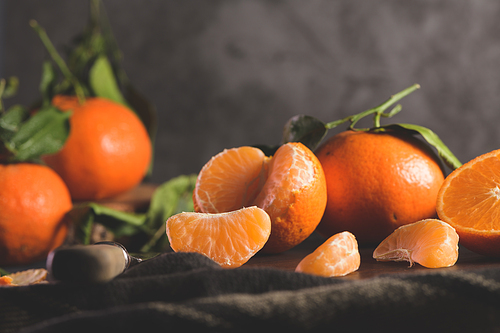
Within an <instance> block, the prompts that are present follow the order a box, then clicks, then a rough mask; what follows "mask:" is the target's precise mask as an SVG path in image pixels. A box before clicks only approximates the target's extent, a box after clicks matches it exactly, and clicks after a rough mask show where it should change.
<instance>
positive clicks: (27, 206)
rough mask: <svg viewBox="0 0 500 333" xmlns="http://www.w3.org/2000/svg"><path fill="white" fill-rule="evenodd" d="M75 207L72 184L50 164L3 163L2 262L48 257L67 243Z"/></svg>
mask: <svg viewBox="0 0 500 333" xmlns="http://www.w3.org/2000/svg"><path fill="white" fill-rule="evenodd" d="M71 207H72V203H71V197H70V194H69V191H68V188H67V187H66V185H65V184H64V182H63V181H62V179H61V178H60V177H59V176H58V175H57V174H56V173H55V172H54V171H53V170H51V169H50V168H48V167H45V166H42V165H36V164H28V163H20V164H7V165H0V265H6V266H10V265H23V264H31V263H34V262H36V261H39V260H43V259H45V258H46V256H47V254H48V253H49V252H50V251H51V250H53V249H54V248H56V247H58V246H60V245H61V244H62V243H63V241H64V239H65V237H66V234H67V229H68V226H67V222H66V221H65V214H66V213H67V212H68V211H69V210H70V209H71Z"/></svg>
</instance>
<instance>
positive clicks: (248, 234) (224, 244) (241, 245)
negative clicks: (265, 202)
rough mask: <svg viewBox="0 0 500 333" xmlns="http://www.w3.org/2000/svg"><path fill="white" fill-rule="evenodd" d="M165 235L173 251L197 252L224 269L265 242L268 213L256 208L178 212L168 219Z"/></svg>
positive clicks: (243, 260)
mask: <svg viewBox="0 0 500 333" xmlns="http://www.w3.org/2000/svg"><path fill="white" fill-rule="evenodd" d="M166 223H167V236H168V240H169V241H170V247H171V248H172V249H173V250H174V251H175V252H196V253H200V254H203V255H205V256H207V257H208V258H210V259H212V260H213V261H215V262H216V263H218V264H219V265H220V266H222V267H224V268H235V267H240V266H241V265H243V264H244V263H246V262H247V261H248V260H249V259H250V258H251V257H252V256H254V255H255V254H256V253H257V252H258V251H259V250H260V249H262V247H263V246H264V244H265V243H266V242H267V240H268V239H269V235H270V233H271V220H270V218H269V215H268V214H267V213H266V212H265V211H264V210H262V209H260V208H258V207H248V208H242V209H240V210H236V211H232V212H229V213H218V214H210V213H194V212H189V213H180V214H176V215H174V216H172V217H170V218H169V219H168V220H167V222H166Z"/></svg>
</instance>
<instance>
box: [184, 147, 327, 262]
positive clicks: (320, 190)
mask: <svg viewBox="0 0 500 333" xmlns="http://www.w3.org/2000/svg"><path fill="white" fill-rule="evenodd" d="M193 202H194V206H195V209H196V210H197V211H199V212H203V213H220V212H229V211H233V210H236V209H239V208H242V207H248V206H257V207H259V208H262V209H264V210H265V211H266V212H267V213H268V214H269V216H270V217H271V223H272V228H271V236H270V238H269V241H268V242H267V243H266V245H265V246H264V248H263V249H262V251H263V252H267V253H279V252H283V251H286V250H288V249H291V248H292V247H294V246H296V245H297V244H299V243H301V242H302V241H303V240H305V239H306V238H307V237H309V236H310V235H311V234H312V233H313V232H314V230H315V229H316V227H317V225H318V223H319V221H320V220H321V217H322V216H323V212H324V210H325V206H326V183H325V176H324V173H323V169H322V167H321V164H320V163H319V161H318V159H317V158H316V156H315V155H314V154H313V153H312V151H311V150H309V149H308V148H307V147H306V146H304V145H303V144H301V143H296V142H295V143H293V142H292V143H287V144H284V145H282V146H281V147H280V148H279V149H278V150H277V151H276V153H275V154H274V155H273V156H272V157H266V156H265V155H264V153H263V152H262V151H261V150H260V149H257V148H253V147H239V148H232V149H226V150H224V151H223V152H221V153H219V154H217V155H216V156H214V157H213V158H212V159H211V160H210V161H209V162H208V163H207V164H205V166H204V167H203V168H202V170H201V171H200V173H199V174H198V178H197V181H196V187H195V190H194V192H193Z"/></svg>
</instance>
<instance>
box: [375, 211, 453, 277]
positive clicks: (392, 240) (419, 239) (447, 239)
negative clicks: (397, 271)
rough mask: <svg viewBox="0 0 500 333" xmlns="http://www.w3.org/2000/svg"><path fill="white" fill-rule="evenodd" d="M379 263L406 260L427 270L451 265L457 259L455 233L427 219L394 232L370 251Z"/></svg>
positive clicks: (444, 225) (446, 225) (450, 228)
mask: <svg viewBox="0 0 500 333" xmlns="http://www.w3.org/2000/svg"><path fill="white" fill-rule="evenodd" d="M373 258H374V259H376V260H378V261H408V262H409V263H410V266H412V265H413V263H414V262H416V263H418V264H420V265H422V266H424V267H427V268H439V267H450V266H453V265H454V264H455V263H456V262H457V260H458V234H457V233H456V231H455V229H453V227H452V226H450V225H449V224H448V223H445V222H443V221H440V220H436V219H426V220H422V221H418V222H415V223H411V224H407V225H404V226H401V227H399V228H398V229H396V230H395V231H394V232H393V233H392V234H390V235H389V236H388V237H387V238H386V239H384V240H383V241H382V242H381V243H380V244H379V246H378V247H377V248H376V249H375V251H373Z"/></svg>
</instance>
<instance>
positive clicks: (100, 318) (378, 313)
mask: <svg viewBox="0 0 500 333" xmlns="http://www.w3.org/2000/svg"><path fill="white" fill-rule="evenodd" d="M274 328H276V329H278V328H279V329H280V330H283V332H322V331H325V332H343V331H348V332H358V331H362V330H365V331H367V332H388V331H389V332H393V331H394V332H396V331H397V332H417V331H419V332H422V331H423V330H427V331H430V332H438V331H439V332H449V331H450V332H464V331H466V332H490V331H491V332H493V331H498V329H500V271H498V270H488V269H483V270H475V271H454V270H450V271H446V270H440V271H432V270H429V271H425V273H411V274H402V275H391V276H378V277H375V278H370V279H365V280H349V279H335V278H322V277H316V276H312V275H307V274H301V273H294V272H288V271H283V270H278V269H270V268H245V267H240V268H237V269H222V268H220V267H219V266H218V265H217V264H215V263H214V262H212V261H211V260H210V259H207V258H205V257H204V256H201V255H198V254H187V253H166V254H162V255H160V256H158V257H156V258H153V259H151V260H148V261H145V262H143V263H141V264H139V265H137V266H134V267H132V268H131V269H129V270H128V271H127V272H125V273H123V274H122V275H120V276H119V277H117V278H115V279H114V280H112V281H109V282H107V283H103V284H97V285H72V284H63V283H51V284H40V285H32V286H27V287H12V288H10V287H6V288H0V331H1V332H19V331H20V332H33V333H35V332H36V333H39V332H155V331H160V330H161V331H165V332H176V331H179V330H181V329H182V330H187V329H197V331H201V332H254V333H255V332H259V331H263V330H264V331H266V332H267V331H269V330H271V329H274ZM280 332H281V331H280Z"/></svg>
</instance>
